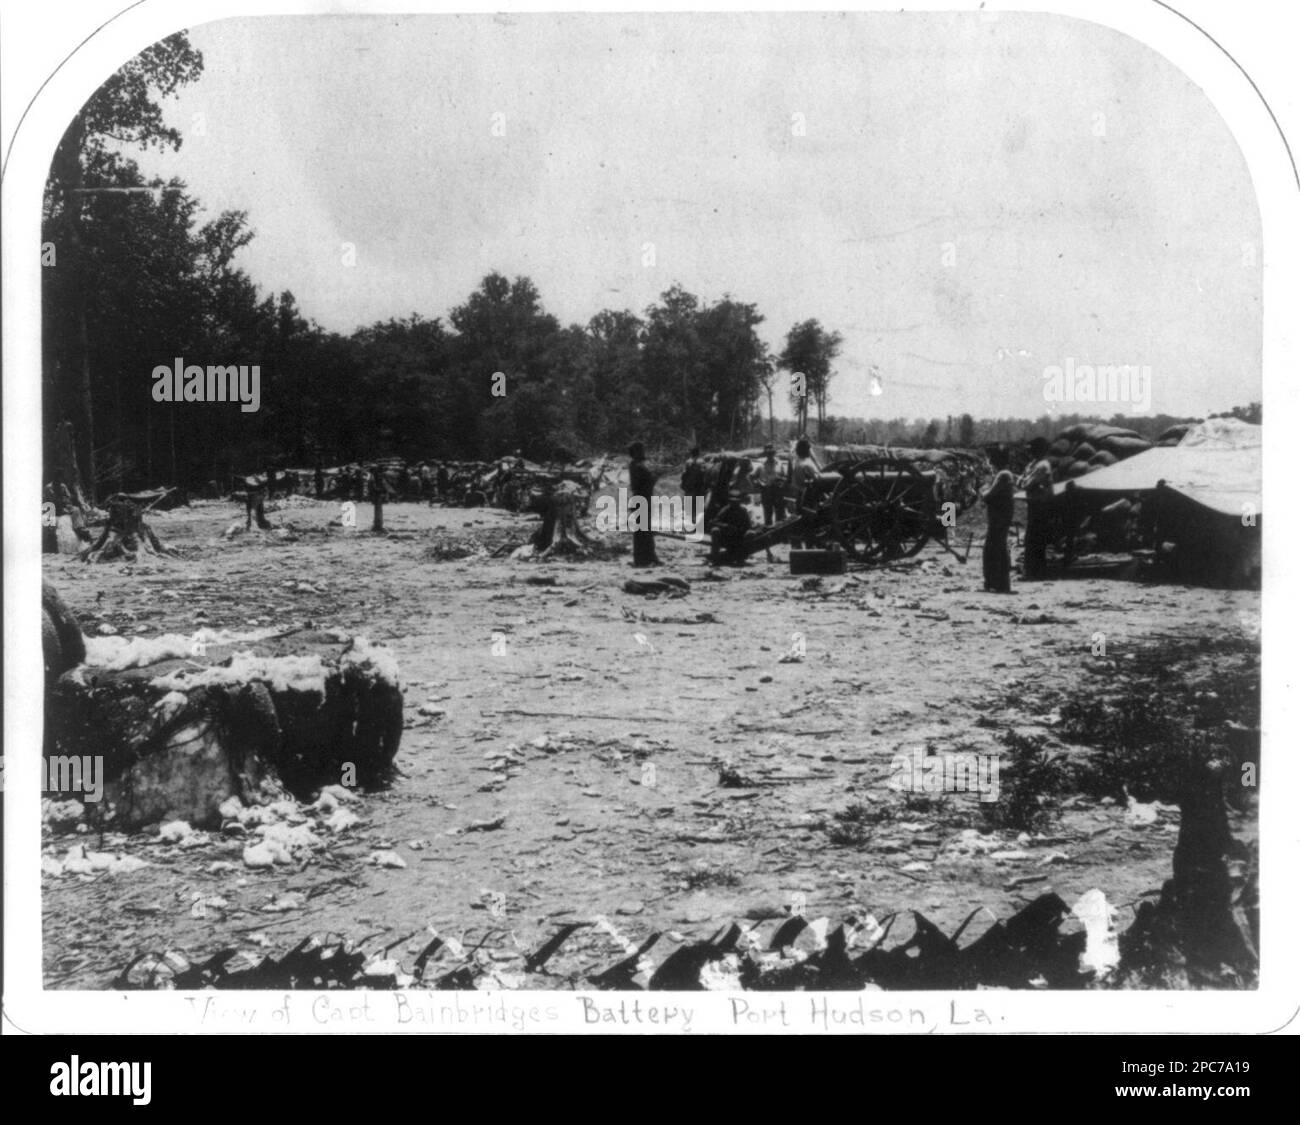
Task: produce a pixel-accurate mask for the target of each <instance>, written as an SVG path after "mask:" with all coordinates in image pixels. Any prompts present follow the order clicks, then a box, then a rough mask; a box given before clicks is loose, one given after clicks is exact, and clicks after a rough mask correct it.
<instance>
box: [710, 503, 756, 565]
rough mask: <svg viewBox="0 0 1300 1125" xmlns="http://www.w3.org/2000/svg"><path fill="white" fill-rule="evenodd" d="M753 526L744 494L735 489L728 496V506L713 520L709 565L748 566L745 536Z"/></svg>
mask: <svg viewBox="0 0 1300 1125" xmlns="http://www.w3.org/2000/svg"><path fill="white" fill-rule="evenodd" d="M751 526H752V522H751V520H750V517H749V509H748V508H746V507H745V501H744V494H743V493H742V492H740V490H739V489H733V490H732V491H731V492H730V493H729V494H728V496H727V503H726V505H725V506H724V507H723V508H721V509H720V510H719V512H718V514H717V515H716V516H714V518H713V528H712V530H711V531H710V533H709V547H710V549H709V565H710V566H717V565H718V564H719V563H725V564H726V565H727V566H745V565H747V564H746V558H747V555H746V552H745V536H746V535H747V534H748V533H749V530H750V527H751Z"/></svg>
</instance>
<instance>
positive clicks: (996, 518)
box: [980, 446, 1016, 594]
mask: <svg viewBox="0 0 1300 1125" xmlns="http://www.w3.org/2000/svg"><path fill="white" fill-rule="evenodd" d="M989 463H990V464H991V465H992V466H993V469H994V477H993V481H992V483H991V484H990V485H989V486H988V488H986V489H985V490H984V491H983V492H981V493H980V499H981V500H983V501H984V504H985V506H986V507H987V509H988V517H989V524H988V530H987V531H986V532H985V533H984V589H985V590H986V591H988V592H990V593H994V594H1009V593H1011V552H1010V551H1009V550H1008V549H1007V534H1008V532H1010V530H1011V516H1012V513H1013V511H1014V509H1015V495H1016V482H1015V478H1014V477H1012V475H1011V470H1010V469H1008V468H1007V451H1006V450H1005V449H1003V448H1002V447H1001V446H998V447H997V448H995V449H993V450H990V452H989Z"/></svg>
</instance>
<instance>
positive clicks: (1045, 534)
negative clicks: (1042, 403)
mask: <svg viewBox="0 0 1300 1125" xmlns="http://www.w3.org/2000/svg"><path fill="white" fill-rule="evenodd" d="M1047 450H1048V444H1047V441H1046V440H1045V439H1044V438H1041V437H1036V438H1034V439H1033V440H1032V441H1031V442H1030V443H1029V456H1030V462H1029V467H1028V469H1026V470H1025V473H1024V475H1023V476H1022V477H1021V478H1020V479H1019V480H1016V478H1015V477H1014V476H1013V475H1012V472H1011V469H1010V468H1009V465H1010V460H1011V459H1010V455H1009V454H1008V452H1007V450H1006V449H1005V448H1003V447H1002V446H997V447H995V448H993V449H991V450H990V451H989V463H990V464H991V465H992V466H993V480H992V481H991V482H990V483H989V486H988V488H986V489H984V491H983V492H981V493H980V498H981V499H982V500H983V501H984V505H985V508H986V509H987V512H988V530H987V532H986V533H985V536H984V589H985V590H986V591H988V592H989V593H994V594H1009V593H1011V551H1010V549H1009V548H1008V547H1007V536H1008V535H1009V534H1010V532H1011V522H1012V517H1013V514H1014V510H1015V495H1016V489H1017V488H1020V489H1023V490H1024V493H1025V503H1026V511H1027V514H1026V518H1025V553H1024V559H1023V561H1022V564H1021V576H1022V577H1023V578H1025V579H1026V580H1028V581H1034V580H1035V579H1039V578H1042V577H1043V575H1044V574H1045V573H1046V570H1047V544H1048V541H1049V540H1050V538H1051V523H1050V519H1049V516H1048V511H1047V508H1048V505H1049V504H1050V503H1051V500H1052V463H1051V462H1050V461H1049V460H1048V459H1047Z"/></svg>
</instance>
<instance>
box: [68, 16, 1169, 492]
mask: <svg viewBox="0 0 1300 1125" xmlns="http://www.w3.org/2000/svg"><path fill="white" fill-rule="evenodd" d="M202 71H203V58H202V55H201V54H200V53H199V52H198V51H197V50H195V49H194V48H193V47H192V46H191V44H190V43H189V41H188V38H187V37H186V35H185V33H184V32H181V33H178V34H176V35H173V36H170V37H169V38H167V39H165V40H162V41H160V42H159V43H156V44H154V45H153V46H151V47H149V48H147V49H146V50H145V51H143V52H141V54H139V55H138V56H136V58H134V59H133V60H131V61H130V62H129V63H127V64H126V66H124V67H123V68H122V69H121V70H119V71H118V72H117V73H116V74H114V75H113V76H112V77H110V78H109V79H108V81H106V82H105V83H104V85H103V86H101V87H100V89H99V90H98V91H96V93H95V94H94V95H93V96H92V97H91V98H90V100H89V101H88V102H87V103H86V104H85V106H83V107H82V109H81V111H80V112H79V113H78V114H77V115H76V117H75V118H74V119H73V121H72V122H71V123H70V124H69V126H68V129H67V130H66V132H65V134H64V136H63V138H62V140H61V142H60V144H59V146H58V148H57V150H56V152H55V155H54V158H53V161H52V164H51V168H50V175H49V178H48V181H47V184H46V191H45V199H44V211H43V216H42V222H43V242H44V244H43V246H42V263H43V265H44V266H45V268H44V269H43V270H42V282H43V292H42V301H43V317H42V346H43V356H42V359H43V376H42V377H43V387H42V390H43V395H42V403H43V418H42V424H43V428H44V437H45V449H46V461H47V463H46V466H45V468H46V479H51V478H52V477H53V476H54V475H56V474H57V473H58V472H59V471H60V469H61V466H62V460H63V459H62V458H61V457H60V456H58V454H59V451H61V450H66V448H67V442H65V441H56V440H54V437H55V434H56V431H59V430H60V427H61V426H62V424H63V423H68V424H70V431H71V434H72V438H73V444H74V452H75V458H76V462H77V466H78V469H79V471H80V474H81V478H82V482H83V485H84V486H85V488H86V491H87V493H89V494H90V495H91V496H92V497H94V496H98V497H102V496H103V495H105V494H106V493H108V492H111V491H119V490H131V489H134V488H141V487H149V486H153V485H156V484H160V483H166V484H173V485H179V486H182V487H198V486H201V485H203V484H204V483H205V482H208V481H213V480H215V481H218V482H224V481H226V480H228V479H229V478H230V477H231V476H232V475H234V474H242V473H249V472H255V471H259V470H261V469H264V468H267V467H275V468H279V467H285V466H288V465H293V466H298V467H306V466H310V465H311V464H313V463H315V462H317V461H321V462H324V463H325V464H339V463H344V462H349V461H365V460H370V459H374V458H379V457H386V456H400V457H405V458H407V459H420V458H429V457H436V458H445V459H452V460H485V459H490V458H494V457H498V456H500V455H502V454H503V453H507V452H515V451H519V452H521V453H522V454H523V455H524V456H525V457H528V458H530V459H535V460H559V459H571V458H574V457H577V456H582V455H586V454H590V453H594V452H602V451H606V450H615V449H618V448H621V447H622V446H625V445H626V444H627V443H628V442H629V441H630V440H633V439H639V440H642V441H644V442H645V443H646V444H647V445H648V446H649V447H650V448H651V449H656V448H659V449H664V450H670V451H672V452H673V454H674V455H675V454H676V453H678V452H680V451H681V450H683V449H685V448H686V447H687V446H689V445H691V444H699V445H701V446H703V447H705V448H718V447H727V448H736V447H738V446H742V445H746V444H752V443H757V442H759V441H762V440H767V439H768V438H773V439H777V438H784V437H788V436H794V435H795V434H797V433H802V432H804V431H805V430H807V431H808V432H810V433H811V435H812V436H813V437H814V438H815V439H818V440H821V441H844V442H848V441H864V442H886V441H888V442H892V443H895V444H903V443H906V444H914V445H938V444H950V445H951V444H959V445H972V444H977V443H980V442H983V441H1000V440H1017V439H1019V438H1021V437H1023V436H1027V432H1028V431H1027V430H1026V427H1028V428H1030V429H1033V428H1034V427H1035V426H1036V423H1031V422H1024V421H1020V420H1003V421H993V422H990V421H980V422H976V421H975V420H974V419H972V418H971V417H970V416H969V415H963V416H962V417H960V418H959V419H957V420H956V427H955V429H954V420H953V419H952V418H949V419H947V424H946V426H945V425H944V423H943V421H942V420H939V419H930V420H919V419H913V420H907V419H894V420H892V421H884V420H880V419H870V420H861V419H842V418H835V417H832V416H830V415H828V413H827V404H828V402H829V389H830V385H831V381H832V379H833V376H834V362H835V359H836V357H837V356H838V354H839V350H840V347H841V344H842V340H841V337H840V335H839V334H838V333H836V332H833V331H830V330H828V329H826V328H824V327H823V326H822V325H821V324H820V323H819V322H818V321H817V320H815V319H811V320H806V321H803V322H802V323H800V324H797V325H795V326H794V327H792V328H791V329H790V331H789V332H788V333H787V335H786V337H785V341H784V347H783V348H782V350H781V351H780V352H779V353H777V354H773V353H772V352H771V350H770V349H769V348H768V346H767V344H766V343H765V342H764V341H763V339H762V338H761V337H760V336H759V334H758V330H759V327H760V326H761V325H762V324H763V322H764V318H763V316H762V315H761V314H760V313H759V311H758V309H757V308H756V307H755V305H753V304H750V303H746V302H744V301H741V300H738V299H736V298H734V297H732V296H730V295H725V296H723V297H722V298H720V299H717V300H711V301H710V300H704V299H702V298H700V297H699V296H697V295H695V294H692V293H690V292H687V291H686V290H685V289H683V288H682V287H681V286H679V285H674V286H672V287H671V288H669V289H668V290H666V291H665V292H664V293H662V294H661V295H660V297H659V299H658V300H657V301H656V302H654V303H653V304H651V305H650V306H649V307H648V308H646V309H645V310H643V312H641V313H639V314H638V313H634V312H631V311H628V310H615V309H606V310H603V311H601V312H598V313H597V314H596V315H595V316H593V317H591V319H590V320H589V321H588V322H587V323H586V324H585V325H584V324H567V325H566V324H563V323H561V322H560V320H559V319H557V318H556V317H555V316H554V315H552V314H550V313H548V312H547V311H546V310H545V308H544V307H543V304H542V300H541V296H540V294H539V293H538V291H537V288H536V286H535V285H534V284H533V283H532V282H531V281H530V280H529V279H528V278H526V277H515V278H513V279H510V278H507V277H506V276H504V275H502V274H500V273H496V272H493V273H491V274H489V275H488V276H487V277H485V278H484V279H483V281H482V282H481V283H480V285H479V286H478V287H477V288H476V289H475V290H474V291H473V292H472V293H470V294H469V295H468V296H467V297H466V298H465V300H464V301H463V302H462V303H461V304H459V305H456V306H455V307H454V308H452V309H451V310H450V311H449V312H448V313H447V314H446V316H445V318H444V317H443V316H432V317H430V316H426V315H423V314H421V313H419V312H413V313H412V314H411V315H409V316H407V317H405V318H404V319H390V320H386V321H382V322H379V323H375V324H372V325H369V326H367V327H363V328H359V329H357V330H356V331H354V332H352V333H351V334H343V333H339V332H334V331H328V330H326V329H324V328H322V327H320V326H319V325H318V324H316V323H315V322H314V321H312V320H311V319H310V318H309V317H307V316H306V315H304V313H303V312H302V310H300V309H299V307H298V305H297V303H296V301H295V299H294V296H293V294H292V293H290V292H288V291H284V292H280V293H278V294H268V293H264V292H263V291H262V290H260V289H259V287H258V286H257V285H256V284H255V283H254V282H253V280H252V279H251V278H250V277H249V276H248V275H247V274H246V273H245V272H244V271H243V270H241V269H240V268H239V267H238V266H237V265H236V264H235V263H236V258H237V256H238V253H239V251H240V250H241V249H243V248H244V247H245V246H247V245H248V244H249V242H250V241H251V240H252V239H253V237H254V232H253V230H252V229H251V228H250V226H249V223H248V216H247V214H246V213H245V212H242V211H226V212H223V213H221V214H220V215H218V216H217V217H216V218H215V219H211V220H209V221H206V222H203V221H200V218H201V210H202V208H201V204H200V202H199V200H197V199H196V198H195V197H194V196H193V195H191V194H190V193H189V191H188V190H187V187H186V185H185V183H184V182H182V181H181V180H179V179H175V178H173V179H172V180H170V181H169V182H167V183H161V182H152V183H151V182H147V181H146V180H145V178H144V176H143V174H142V172H141V170H140V168H139V167H138V165H137V164H136V163H135V161H133V160H131V159H130V157H129V156H128V155H126V152H128V151H129V150H130V149H131V148H145V149H147V148H157V149H171V150H175V149H179V148H180V147H181V146H182V144H183V140H184V138H183V137H182V136H181V134H180V133H179V132H178V131H177V130H175V129H173V128H170V127H168V126H167V125H166V123H165V120H164V117H163V115H162V111H161V101H162V99H165V98H166V97H167V96H169V95H171V94H173V93H174V92H175V91H176V90H177V89H179V88H180V87H181V86H183V85H185V84H187V83H191V82H194V81H196V80H198V78H199V77H200V76H201V74H202ZM177 357H180V358H181V359H182V360H183V362H184V363H185V364H186V365H191V364H197V365H199V366H203V367H206V366H208V365H217V366H226V365H230V364H236V365H248V366H252V365H257V366H258V367H259V368H260V373H261V379H260V383H261V404H260V409H259V410H257V411H256V413H245V412H241V411H240V410H239V409H238V408H234V407H232V406H230V405H229V404H223V403H180V404H177V403H173V402H158V401H155V400H154V397H153V393H152V392H153V388H154V380H153V378H152V372H153V371H154V369H155V367H157V366H159V365H164V366H171V365H172V364H173V362H174V360H175V359H176V358H177ZM778 404H781V405H782V406H784V405H786V404H788V405H789V406H790V408H791V409H792V412H793V413H794V415H795V420H794V422H792V423H789V422H783V423H780V424H778V423H777V422H776V421H775V420H774V412H775V410H776V409H777V406H778ZM810 414H815V420H814V419H813V418H811V417H810ZM1138 421H1139V420H1130V422H1131V423H1132V424H1133V428H1139V429H1141V430H1142V432H1147V431H1148V430H1149V429H1150V426H1149V424H1147V423H1149V421H1150V420H1147V419H1142V420H1140V421H1141V422H1142V423H1144V425H1143V426H1139V425H1138ZM1056 423H1057V425H1058V426H1059V425H1065V424H1068V421H1066V420H1062V419H1060V418H1058V419H1056ZM61 432H62V433H66V432H68V431H67V430H62V431H61ZM1034 432H1041V428H1040V429H1038V430H1035V431H1034Z"/></svg>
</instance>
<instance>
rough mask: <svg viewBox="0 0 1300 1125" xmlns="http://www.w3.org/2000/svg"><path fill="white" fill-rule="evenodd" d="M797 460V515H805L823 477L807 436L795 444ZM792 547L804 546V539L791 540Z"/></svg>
mask: <svg viewBox="0 0 1300 1125" xmlns="http://www.w3.org/2000/svg"><path fill="white" fill-rule="evenodd" d="M794 455H795V462H794V468H793V470H792V471H791V474H790V477H791V482H792V483H793V484H794V490H795V491H794V510H795V514H796V515H803V514H804V508H805V506H806V505H807V504H809V503H810V502H811V501H812V500H813V499H815V497H816V495H817V484H818V480H819V478H820V477H821V468H820V466H819V465H818V464H817V462H816V460H815V459H814V458H813V455H812V446H811V445H809V444H808V439H807V438H800V439H799V440H798V441H797V442H795V446H794ZM790 545H791V546H792V547H801V546H803V540H802V539H792V540H790Z"/></svg>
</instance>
